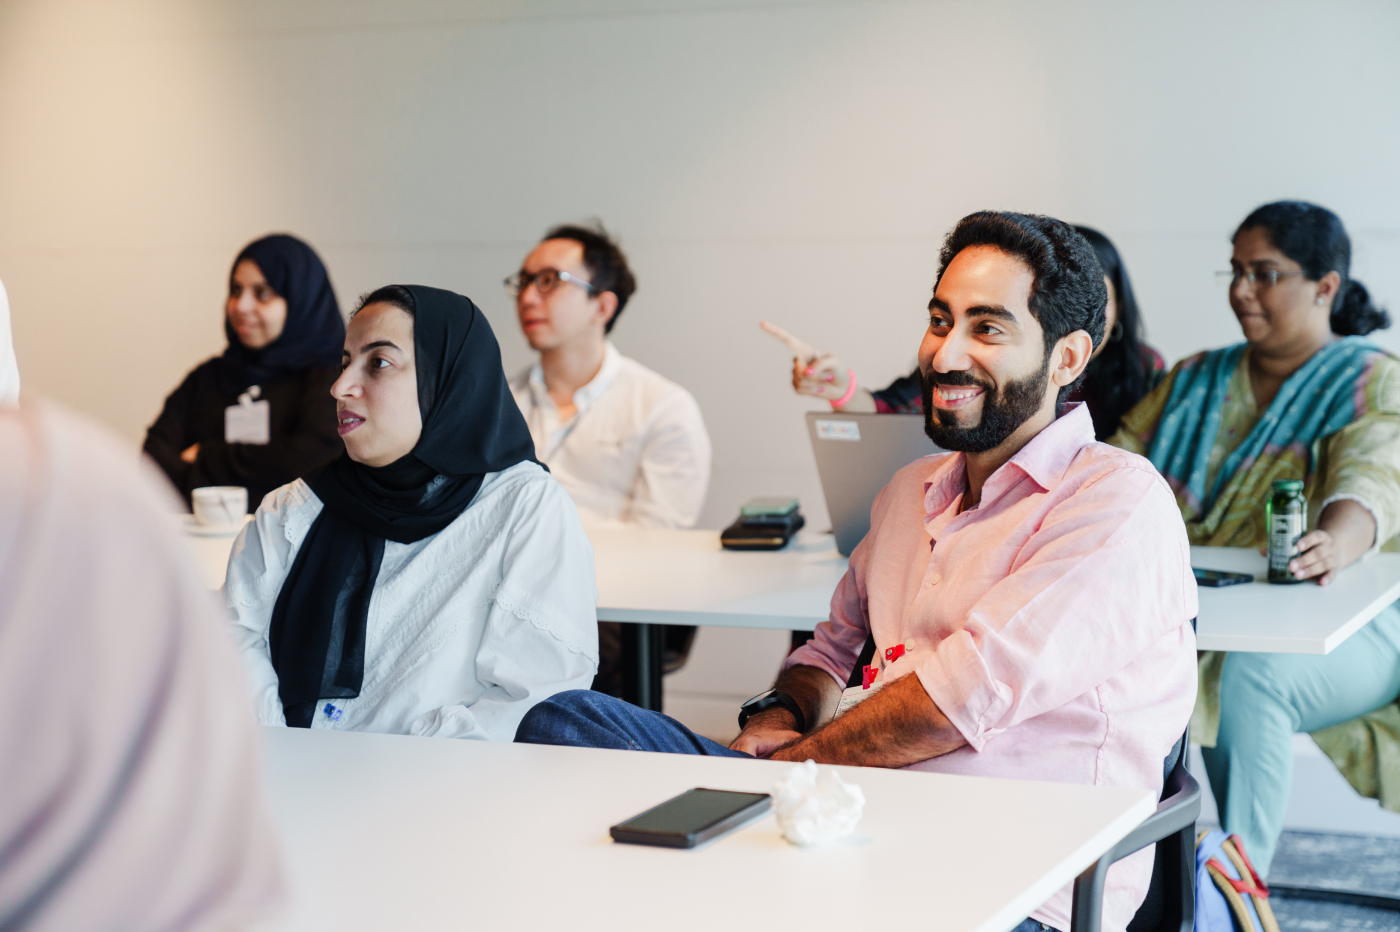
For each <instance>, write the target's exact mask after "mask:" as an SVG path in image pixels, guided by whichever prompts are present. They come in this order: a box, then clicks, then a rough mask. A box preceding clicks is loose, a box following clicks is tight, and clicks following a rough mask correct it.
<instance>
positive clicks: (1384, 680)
mask: <svg viewBox="0 0 1400 932" xmlns="http://www.w3.org/2000/svg"><path fill="white" fill-rule="evenodd" d="M1396 696H1400V605H1391V606H1390V607H1388V608H1386V609H1384V610H1383V611H1382V612H1381V613H1380V614H1379V615H1377V616H1376V617H1375V618H1374V619H1372V621H1371V623H1370V624H1368V625H1366V627H1364V628H1362V629H1361V630H1360V631H1358V632H1356V633H1355V634H1353V635H1352V636H1351V637H1349V638H1347V640H1346V641H1345V642H1343V643H1342V645H1341V646H1340V647H1338V648H1337V649H1336V650H1334V651H1332V653H1330V654H1327V655H1326V656H1324V657H1316V656H1308V655H1304V654H1248V653H1232V654H1230V656H1228V657H1226V658H1225V666H1224V668H1223V669H1222V670H1221V676H1220V732H1219V734H1218V735H1217V736H1216V739H1215V747H1213V748H1201V756H1203V757H1204V758H1205V764H1206V775H1207V776H1208V777H1209V778H1210V789H1211V792H1212V793H1214V794H1215V803H1216V806H1217V807H1218V808H1219V810H1220V821H1221V823H1222V828H1224V829H1225V831H1226V832H1228V833H1229V834H1232V835H1239V836H1240V837H1241V838H1243V839H1244V846H1245V851H1246V852H1248V854H1249V859H1250V861H1252V862H1253V863H1254V868H1255V870H1257V871H1259V873H1260V875H1261V876H1265V877H1267V876H1268V874H1269V865H1270V864H1271V863H1272V862H1273V859H1274V849H1275V847H1276V846H1277V845H1278V836H1279V833H1280V832H1281V831H1283V815H1284V812H1285V811H1286V810H1287V808H1288V794H1289V791H1290V790H1291V789H1292V785H1293V735H1294V734H1296V733H1299V732H1307V731H1320V730H1322V729H1323V728H1327V727H1329V726H1331V725H1338V724H1341V723H1342V722H1349V721H1351V720H1352V719H1354V718H1356V717H1358V716H1361V715H1365V714H1366V713H1367V712H1373V711H1375V710H1376V709H1379V708H1380V707H1381V706H1383V705H1385V704H1386V703H1389V702H1394V701H1395V698H1396Z"/></svg>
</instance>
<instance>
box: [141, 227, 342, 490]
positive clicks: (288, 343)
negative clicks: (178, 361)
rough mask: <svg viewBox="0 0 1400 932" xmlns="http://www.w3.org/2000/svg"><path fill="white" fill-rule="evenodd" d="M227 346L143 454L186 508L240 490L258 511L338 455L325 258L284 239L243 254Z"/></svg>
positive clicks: (153, 432)
mask: <svg viewBox="0 0 1400 932" xmlns="http://www.w3.org/2000/svg"><path fill="white" fill-rule="evenodd" d="M224 333H225V334H226V335H227V337H228V347H227V348H226V349H225V350H224V351H223V353H222V354H221V355H219V356H215V357H214V358H213V359H210V360H207V361H205V362H203V363H200V364H199V365H198V366H196V367H195V368H194V370H193V371H192V372H190V374H189V375H187V376H186V377H185V380H184V381H183V382H181V383H180V386H179V388H177V389H175V391H173V392H171V394H170V397H168V398H166V399H165V406H164V408H162V410H161V412H160V416H159V417H158V418H156V422H155V423H154V424H152V425H151V427H150V429H149V430H148V431H146V442H145V445H144V449H145V451H146V453H147V454H149V455H150V457H151V458H152V459H154V460H155V461H156V463H158V464H159V465H160V468H161V469H162V470H164V472H165V474H166V476H167V477H169V479H170V481H171V482H173V483H174V484H175V488H177V489H178V490H179V491H180V494H181V495H183V496H184V498H185V503H186V504H187V505H188V504H189V500H190V492H191V491H192V490H194V489H197V488H199V487H200V486H207V485H235V486H242V487H244V488H246V489H247V490H248V502H249V504H250V505H252V506H253V507H257V504H258V502H260V501H262V499H263V496H264V495H266V494H267V493H268V492H271V491H272V490H273V489H275V488H277V487H278V486H279V485H283V484H285V483H288V482H291V481H292V480H293V479H295V478H296V477H297V476H300V475H302V474H303V473H306V472H309V471H311V470H312V469H315V468H316V467H317V466H321V465H323V464H325V463H328V462H330V461H331V460H332V459H334V458H335V457H337V456H339V455H340V451H341V449H342V447H341V444H340V440H339V439H338V438H337V437H336V433H335V402H334V401H333V400H332V399H331V397H330V387H331V383H332V382H334V381H335V380H336V377H337V376H338V375H340V346H341V343H342V342H343V341H344V339H345V322H344V321H343V320H342V319H341V316H340V306H339V305H338V304H337V303H336V300H335V292H334V290H332V288H331V280H330V277H329V275H327V273H326V267H325V265H323V264H322V263H321V257H320V256H318V255H316V251H315V250H313V249H312V248H311V247H310V246H308V245H307V244H306V243H304V242H302V241H301V240H299V239H297V238H296V237H295V236H288V235H286V234H284V233H278V234H274V235H272V236H265V237H263V238H262V239H260V240H256V241H254V242H252V243H249V244H248V245H247V246H244V247H243V250H242V251H241V252H240V253H239V254H238V256H237V257H236V258H235V259H234V260H233V269H232V270H231V271H230V272H229V280H228V299H227V301H226V302H225V305H224Z"/></svg>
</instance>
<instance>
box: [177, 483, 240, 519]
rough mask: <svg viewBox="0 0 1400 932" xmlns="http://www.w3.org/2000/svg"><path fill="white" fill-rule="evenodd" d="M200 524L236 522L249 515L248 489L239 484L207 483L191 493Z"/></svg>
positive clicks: (195, 516) (195, 517) (195, 514)
mask: <svg viewBox="0 0 1400 932" xmlns="http://www.w3.org/2000/svg"><path fill="white" fill-rule="evenodd" d="M190 500H191V503H192V504H193V505H194V519H195V520H196V521H198V522H199V523H200V524H236V523H239V522H241V521H242V520H243V519H244V518H245V517H247V515H248V490H247V489H245V488H243V487H241V486H237V485H206V486H204V487H203V488H198V489H195V490H194V491H193V492H191V493H190Z"/></svg>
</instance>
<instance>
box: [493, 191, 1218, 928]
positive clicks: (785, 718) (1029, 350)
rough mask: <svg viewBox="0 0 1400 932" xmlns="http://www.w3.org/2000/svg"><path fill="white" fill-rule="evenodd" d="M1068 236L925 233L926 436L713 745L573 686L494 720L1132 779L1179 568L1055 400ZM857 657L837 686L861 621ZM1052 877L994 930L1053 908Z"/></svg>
mask: <svg viewBox="0 0 1400 932" xmlns="http://www.w3.org/2000/svg"><path fill="white" fill-rule="evenodd" d="M1106 301H1107V293H1106V290H1105V287H1104V282H1103V274H1102V272H1101V271H1100V269H1099V263H1098V260H1097V259H1096V258H1095V256H1094V253H1093V250H1092V248H1091V247H1090V245H1089V243H1088V242H1087V241H1086V240H1085V239H1084V237H1083V236H1081V235H1080V234H1078V233H1077V232H1075V231H1074V229H1073V228H1072V227H1070V226H1069V225H1068V224H1065V223H1061V222H1060V221H1058V220H1054V219H1051V218H1049V217H1038V216H1030V215H1026V214H1015V213H1000V212H998V213H992V212H984V213H977V214H972V215H970V216H967V217H964V218H963V219H962V220H961V221H960V222H959V223H958V225H957V226H956V227H955V228H954V229H953V231H952V232H951V233H949V235H948V238H947V239H946V241H945V242H944V245H943V250H942V253H941V255H940V266H939V270H938V275H937V278H936V281H935V285H934V293H933V299H932V301H930V302H929V306H928V314H929V326H928V330H927V332H926V333H925V335H924V338H923V342H922V345H921V346H920V348H919V367H920V371H921V373H922V375H923V378H924V386H925V388H924V418H925V428H926V430H927V431H928V434H929V436H930V437H931V438H932V439H933V441H934V442H935V443H937V444H938V445H939V446H940V447H942V448H944V449H945V450H952V451H957V452H950V453H939V454H935V455H932V456H927V457H923V458H921V459H919V460H916V461H915V462H914V463H912V464H910V465H909V466H906V467H905V468H903V469H901V470H900V471H899V472H898V473H896V474H895V477H894V479H893V480H891V481H890V484H889V485H887V486H886V487H885V488H884V490H883V491H882V492H881V493H880V495H879V497H878V498H877V499H876V501H875V505H874V507H873V508H872V510H871V521H870V533H869V534H868V535H866V537H865V539H864V540H862V541H861V543H860V544H859V545H858V546H857V547H856V549H855V550H854V552H852V554H851V562H850V569H849V570H848V572H847V573H846V576H845V578H844V579H842V581H841V583H840V584H839V585H838V586H837V588H836V593H835V594H834V595H833V596H832V600H831V617H830V620H829V621H825V622H823V623H822V624H821V625H819V626H818V627H817V633H816V637H815V638H814V639H813V640H812V641H811V643H809V644H807V645H806V646H804V647H801V648H799V649H798V650H796V651H795V652H794V653H793V654H792V655H791V656H789V657H788V659H787V661H786V662H785V663H784V666H783V671H782V673H781V674H780V675H779V677H778V681H777V683H776V685H775V688H774V689H773V690H772V691H770V692H769V693H768V694H766V695H764V696H761V697H756V698H755V699H753V700H751V701H750V702H749V703H746V704H745V707H744V710H743V712H742V713H741V716H740V723H741V725H742V726H743V731H742V732H741V733H740V734H739V737H738V738H737V739H736V740H735V741H734V743H733V744H732V745H731V746H730V747H727V748H726V747H724V746H723V745H720V744H717V743H715V742H713V741H710V740H708V739H706V738H702V737H699V736H697V735H695V734H694V733H692V732H690V731H689V730H688V729H686V728H685V727H684V726H682V725H681V724H680V723H679V722H676V721H675V720H674V719H670V718H667V717H666V716H664V715H661V714H659V713H656V712H647V711H643V710H640V709H637V708H635V707H633V706H629V705H627V704H626V703H622V702H618V701H617V700H614V699H611V698H610V697H607V696H600V695H599V694H597V693H583V692H579V693H564V694H561V695H558V696H555V697H554V698H552V699H550V700H547V701H545V702H543V703H541V704H540V705H538V706H536V707H535V709H534V710H533V711H531V713H530V714H529V715H527V716H526V717H525V720H524V721H523V722H521V725H520V730H519V731H518V732H517V734H516V740H517V741H525V742H533V743H539V744H569V745H589V746H596V747H606V748H616V749H632V750H649V751H669V752H674V753H687V754H714V755H721V756H729V757H746V756H755V757H763V758H769V759H771V760H785V761H804V760H807V759H809V758H810V759H813V760H815V761H817V762H819V763H828V764H854V765H860V766H871V767H910V768H913V769H917V770H928V771H938V772H943V773H961V774H969V775H975V776H984V777H1007V778H1015V779H1027V780H1047V779H1052V780H1061V781H1065V782H1074V783H1086V784H1095V785H1115V786H1130V787H1139V788H1142V789H1145V790H1150V791H1152V792H1153V793H1154V794H1157V795H1160V793H1161V790H1162V781H1163V761H1164V759H1165V758H1166V757H1167V755H1168V753H1169V752H1171V751H1172V749H1173V747H1174V746H1176V745H1177V743H1178V742H1180V740H1181V737H1182V732H1183V731H1184V730H1185V728H1186V722H1187V719H1188V718H1189V717H1190V714H1191V707H1192V704H1193V703H1194V701H1195V696H1196V671H1195V656H1196V655H1195V644H1196V642H1195V636H1194V634H1193V632H1192V630H1191V619H1192V618H1194V617H1195V615H1196V584H1195V580H1194V579H1193V578H1192V575H1191V565H1190V551H1189V548H1188V547H1187V544H1186V535H1185V532H1184V531H1183V529H1182V526H1181V517H1180V515H1178V514H1177V511H1176V504H1175V502H1174V501H1173V500H1172V495H1171V490H1170V489H1168V487H1167V485H1166V483H1164V482H1163V481H1162V478H1161V476H1159V475H1158V474H1157V471H1156V470H1155V469H1153V468H1152V465H1151V464H1150V463H1148V462H1147V461H1146V460H1145V459H1143V458H1142V457H1140V456H1134V455H1132V454H1129V453H1126V452H1124V451H1122V450H1117V449H1114V448H1113V447H1110V446H1107V445H1106V444H1102V443H1097V442H1095V440H1094V428H1093V422H1092V421H1091V420H1090V418H1089V413H1088V411H1087V410H1086V409H1085V407H1084V405H1082V404H1078V405H1072V406H1070V407H1069V408H1068V409H1067V410H1064V411H1063V413H1060V409H1061V401H1062V400H1063V398H1064V396H1065V395H1066V394H1068V393H1069V392H1070V391H1071V390H1072V388H1073V387H1074V385H1075V383H1076V382H1078V380H1079V378H1080V376H1082V375H1083V373H1084V369H1085V367H1086V366H1087V365H1088V363H1089V357H1090V355H1091V354H1092V352H1093V347H1094V345H1095V344H1097V343H1098V342H1099V341H1100V340H1101V339H1103V333H1104V329H1103V328H1104V304H1105V303H1106ZM867 637H871V638H873V640H874V642H875V647H876V654H875V656H876V657H877V658H879V661H878V663H879V667H880V670H879V672H878V674H877V675H876V676H875V679H874V682H873V683H872V684H871V686H870V688H869V689H862V688H861V687H860V686H856V687H853V688H852V689H850V690H847V691H846V692H845V693H844V694H843V691H842V687H843V686H845V684H846V681H847V678H848V677H849V676H850V674H851V672H852V669H853V668H854V667H855V665H856V663H857V660H858V658H859V657H860V654H861V649H862V647H863V646H864V644H865V641H866V638H867ZM1153 853H1154V852H1153V849H1152V847H1150V846H1149V847H1148V848H1147V849H1145V850H1143V851H1141V852H1138V853H1137V854H1134V855H1132V856H1130V857H1128V858H1125V859H1124V860H1122V861H1119V862H1118V863H1117V864H1115V865H1114V866H1113V867H1112V868H1110V869H1109V872H1108V881H1107V886H1106V889H1105V894H1104V903H1103V926H1104V928H1105V929H1109V930H1122V929H1124V928H1125V927H1126V925H1127V923H1128V921H1129V920H1130V919H1131V918H1132V917H1133V915H1134V913H1135V912H1136V911H1137V909H1138V906H1139V905H1140V904H1141V903H1142V901H1143V898H1144V896H1145V895H1146V893H1147V889H1148V884H1149V881H1150V879H1151V874H1152V861H1153ZM1069 920H1070V888H1069V887H1065V888H1064V889H1062V890H1060V891H1059V892H1057V893H1056V894H1055V895H1054V896H1052V897H1051V898H1050V899H1049V900H1047V901H1046V902H1045V903H1044V904H1042V905H1041V906H1040V907H1039V908H1037V909H1036V910H1034V911H1033V912H1032V913H1031V915H1030V918H1028V919H1027V920H1026V921H1025V922H1024V923H1023V924H1022V925H1020V926H1018V927H1017V930H1018V932H1031V930H1040V929H1041V928H1042V923H1043V924H1044V925H1046V926H1049V927H1051V928H1055V929H1060V930H1066V929H1068V928H1069Z"/></svg>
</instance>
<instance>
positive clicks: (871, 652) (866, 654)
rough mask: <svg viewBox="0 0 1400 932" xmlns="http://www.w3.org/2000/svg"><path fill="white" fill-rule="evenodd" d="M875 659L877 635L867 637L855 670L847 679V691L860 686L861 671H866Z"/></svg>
mask: <svg viewBox="0 0 1400 932" xmlns="http://www.w3.org/2000/svg"><path fill="white" fill-rule="evenodd" d="M874 659H875V635H873V634H867V635H866V636H865V646H864V647H862V648H861V649H860V657H859V658H857V659H856V666H855V669H854V670H852V671H851V675H850V676H848V677H846V688H847V689H850V688H851V687H852V686H859V685H860V678H861V671H862V670H864V669H865V667H866V665H867V664H869V663H870V661H872V660H874Z"/></svg>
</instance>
